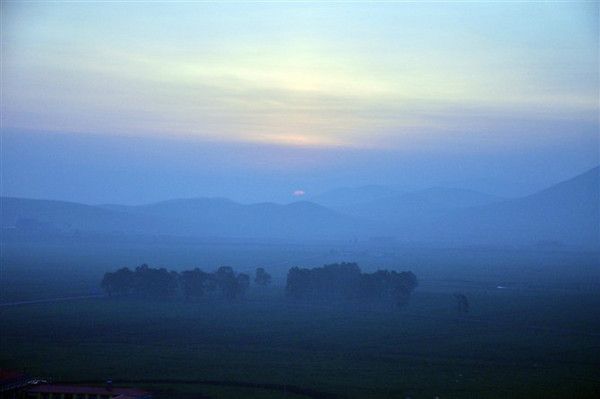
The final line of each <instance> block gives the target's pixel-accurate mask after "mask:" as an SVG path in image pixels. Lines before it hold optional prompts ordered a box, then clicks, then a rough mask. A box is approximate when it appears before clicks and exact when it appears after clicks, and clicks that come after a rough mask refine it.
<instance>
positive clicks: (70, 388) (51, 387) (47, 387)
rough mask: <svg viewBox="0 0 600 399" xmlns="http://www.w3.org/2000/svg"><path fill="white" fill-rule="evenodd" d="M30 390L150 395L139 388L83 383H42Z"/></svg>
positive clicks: (121, 395)
mask: <svg viewBox="0 0 600 399" xmlns="http://www.w3.org/2000/svg"><path fill="white" fill-rule="evenodd" d="M29 392H40V393H72V394H76V393H78V394H89V395H110V396H111V397H118V398H120V399H121V398H140V397H146V396H150V393H149V392H146V391H143V390H141V389H137V388H118V387H111V388H109V387H90V386H81V385H58V384H42V385H36V386H33V387H31V388H30V389H29Z"/></svg>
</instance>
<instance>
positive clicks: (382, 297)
mask: <svg viewBox="0 0 600 399" xmlns="http://www.w3.org/2000/svg"><path fill="white" fill-rule="evenodd" d="M416 286H417V277H416V276H415V275H414V274H413V273H412V272H409V271H408V272H396V271H389V270H379V271H376V272H374V273H362V272H361V270H360V268H359V267H358V265H357V264H356V263H335V264H331V265H325V266H323V267H316V268H313V269H306V268H299V267H294V268H292V269H290V270H289V272H288V275H287V283H286V288H285V289H286V295H287V296H288V297H290V298H294V299H307V298H313V299H314V298H325V299H346V300H352V299H358V300H373V301H393V302H394V303H396V304H398V305H403V304H405V303H407V302H408V299H409V298H410V294H411V292H412V291H413V290H414V289H415V287H416Z"/></svg>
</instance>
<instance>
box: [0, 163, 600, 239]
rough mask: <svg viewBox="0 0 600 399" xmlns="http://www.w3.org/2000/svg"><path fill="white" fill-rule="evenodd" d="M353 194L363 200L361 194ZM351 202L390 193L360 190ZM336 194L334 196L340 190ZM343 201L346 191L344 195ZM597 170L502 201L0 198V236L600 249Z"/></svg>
mask: <svg viewBox="0 0 600 399" xmlns="http://www.w3.org/2000/svg"><path fill="white" fill-rule="evenodd" d="M359 191H362V192H363V193H364V192H365V189H360V190H359ZM366 192H367V194H365V195H364V196H358V197H357V199H358V198H365V197H367V198H372V196H373V195H375V196H376V197H377V195H379V194H381V195H384V194H386V193H387V192H388V191H387V190H386V189H383V190H381V189H380V188H376V189H372V188H368V189H366ZM338 193H339V192H338ZM341 193H342V195H343V196H344V195H347V193H348V191H342V192H341ZM599 197H600V168H599V167H595V168H593V169H591V170H589V171H587V172H585V173H582V174H581V175H578V176H576V177H574V178H572V179H569V180H566V181H563V182H561V183H558V184H556V185H553V186H551V187H549V188H547V189H545V190H542V191H540V192H538V193H535V194H533V195H529V196H526V197H521V198H517V199H503V198H499V197H495V196H491V195H487V194H483V193H479V192H476V191H470V190H459V189H446V188H431V189H427V190H421V191H416V192H413V193H404V194H403V193H395V194H394V195H391V196H384V197H378V198H376V199H371V200H369V201H363V202H360V201H357V202H353V201H352V200H348V201H338V203H337V205H336V206H335V207H332V208H329V207H326V206H323V205H320V204H317V203H314V202H309V201H299V202H294V203H290V204H286V205H281V204H275V203H257V204H250V205H244V204H240V203H237V202H234V201H231V200H229V199H226V198H191V199H175V200H168V201H162V202H157V203H152V204H146V205H138V206H125V205H97V206H96V205H84V204H78V203H73V202H65V201H50V200H33V199H24V198H12V197H2V198H1V201H2V207H1V213H0V215H1V220H0V222H1V226H2V228H3V229H8V230H10V229H13V230H14V229H20V230H24V231H26V230H27V229H32V230H36V229H37V230H47V231H51V230H56V231H63V232H69V231H89V232H103V233H119V234H150V235H170V236H186V237H231V238H244V237H245V238H267V239H268V238H278V239H299V240H319V239H345V240H347V239H354V238H368V237H373V236H378V235H385V236H389V237H396V238H397V240H398V241H399V242H404V243H411V242H415V243H418V242H428V243H441V244H456V245H472V244H486V245H494V244H496V245H505V244H509V245H530V244H535V243H541V242H556V243H562V244H567V245H575V246H578V245H579V246H586V247H598V246H599V245H600V238H599V235H600V234H599V229H600V214H599V213H600V212H599V207H600V198H599Z"/></svg>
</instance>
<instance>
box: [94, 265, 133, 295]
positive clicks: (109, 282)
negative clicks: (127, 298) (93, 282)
mask: <svg viewBox="0 0 600 399" xmlns="http://www.w3.org/2000/svg"><path fill="white" fill-rule="evenodd" d="M133 279H134V276H133V272H132V271H131V270H129V268H127V267H123V268H121V269H119V270H117V271H116V272H112V273H110V272H108V273H105V274H104V278H103V279H102V283H101V286H102V289H103V290H104V291H106V292H107V293H108V295H109V296H112V295H113V294H116V295H123V294H127V293H129V292H130V291H131V290H132V289H133Z"/></svg>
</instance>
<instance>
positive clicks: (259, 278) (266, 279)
mask: <svg viewBox="0 0 600 399" xmlns="http://www.w3.org/2000/svg"><path fill="white" fill-rule="evenodd" d="M254 282H255V283H256V285H261V286H265V285H269V284H271V275H270V274H269V273H267V272H266V271H265V269H263V268H262V267H259V268H257V269H256V275H255V277H254Z"/></svg>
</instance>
